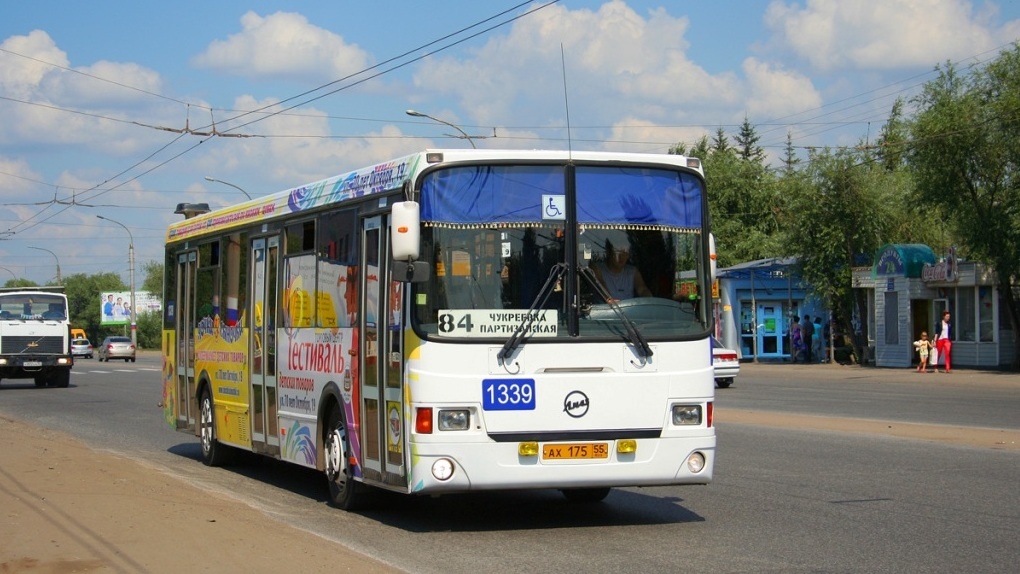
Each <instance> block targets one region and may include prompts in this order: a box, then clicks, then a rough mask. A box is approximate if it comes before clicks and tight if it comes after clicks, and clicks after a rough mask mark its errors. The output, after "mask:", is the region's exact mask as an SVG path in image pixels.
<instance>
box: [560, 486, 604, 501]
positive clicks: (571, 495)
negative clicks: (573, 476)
mask: <svg viewBox="0 0 1020 574" xmlns="http://www.w3.org/2000/svg"><path fill="white" fill-rule="evenodd" d="M609 490H610V489H609V488H608V487H606V488H564V489H563V490H561V491H560V492H562V493H563V496H565V497H567V500H569V501H570V502H602V500H603V499H604V498H605V497H607V496H609Z"/></svg>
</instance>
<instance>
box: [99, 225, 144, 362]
mask: <svg viewBox="0 0 1020 574" xmlns="http://www.w3.org/2000/svg"><path fill="white" fill-rule="evenodd" d="M96 217H98V218H99V219H103V220H106V221H109V222H110V223H116V224H117V225H119V226H121V227H123V228H124V231H127V234H128V239H130V242H129V243H128V265H130V266H131V344H132V345H134V346H135V348H138V323H137V317H136V316H135V236H134V235H132V234H131V230H130V229H128V228H127V226H126V225H124V224H123V223H121V222H119V221H116V220H113V219H110V218H109V217H103V216H102V215H97V216H96Z"/></svg>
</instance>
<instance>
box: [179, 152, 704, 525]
mask: <svg viewBox="0 0 1020 574" xmlns="http://www.w3.org/2000/svg"><path fill="white" fill-rule="evenodd" d="M202 205H203V204H198V205H195V204H181V205H179V206H178V213H181V214H183V215H185V218H184V219H183V220H180V221H178V222H175V223H173V224H172V225H170V227H169V228H168V230H167V235H166V260H165V277H166V282H165V289H164V301H165V305H164V312H163V333H162V339H163V341H162V347H163V365H164V367H163V403H162V404H163V407H164V417H165V419H166V422H167V423H168V424H169V425H171V426H172V427H173V428H175V429H177V430H179V431H182V432H186V433H189V434H193V435H194V436H196V437H197V438H198V440H199V442H200V444H201V457H202V461H203V462H204V463H205V464H208V465H211V466H216V465H220V464H224V463H225V462H227V461H228V460H230V458H231V456H232V455H233V454H236V453H237V451H248V452H254V453H258V454H261V455H265V456H268V457H272V458H275V459H278V460H281V461H286V462H289V463H293V464H296V465H300V466H304V467H308V468H312V469H317V470H318V471H321V472H322V473H324V474H325V477H326V482H327V483H328V486H329V502H330V503H331V504H332V505H334V506H336V507H339V508H343V509H352V508H356V507H358V506H361V505H363V504H364V503H365V500H366V499H369V498H370V497H369V495H371V494H372V491H374V490H378V489H383V490H388V491H395V492H400V493H405V494H412V495H437V494H446V493H461V492H469V491H483V490H504V489H557V490H560V491H562V492H563V494H564V495H565V496H566V497H567V498H568V499H569V500H573V501H586V502H593V501H599V500H602V499H603V498H604V497H605V496H607V494H609V492H610V489H611V488H613V487H625V486H653V485H679V484H707V483H709V482H710V481H711V480H712V472H713V465H714V459H715V444H716V437H715V428H714V426H713V420H712V419H713V411H712V408H713V401H714V393H715V390H714V386H715V385H714V377H713V369H712V350H711V344H710V341H709V335H710V333H711V332H712V329H713V320H712V311H711V307H712V305H711V304H712V299H711V291H710V289H711V281H712V278H713V275H714V254H713V253H712V250H713V249H714V247H713V244H712V241H711V236H710V234H709V216H708V205H707V199H706V196H705V182H704V174H703V172H702V168H701V163H700V161H699V160H697V159H696V158H688V157H684V156H680V155H658V154H626V153H606V152H579V151H516V150H515V151H509V150H501V151H498V150H475V149H467V150H455V149H451V150H426V151H423V152H420V153H415V154H412V155H408V156H406V157H401V158H398V159H395V160H392V161H387V162H384V163H380V164H378V165H373V166H370V167H367V168H364V169H358V170H355V171H351V172H348V173H343V174H340V175H337V176H335V177H330V178H327V179H324V180H321V181H317V182H314V183H310V184H307V185H302V186H300V187H295V188H292V189H287V190H283V191H280V192H278V193H275V194H271V195H267V196H265V197H260V198H256V199H251V200H249V201H246V202H244V203H241V204H238V205H234V206H231V207H227V208H224V209H220V210H217V211H211V212H210V211H208V210H207V208H206V209H202V208H201V207H200V206H202ZM613 245H616V246H621V245H629V246H630V256H629V261H628V265H630V266H631V267H630V271H629V273H630V276H631V277H633V276H635V275H638V274H639V275H640V276H641V278H642V280H643V281H642V283H643V288H642V292H641V293H640V294H639V295H637V296H634V297H629V298H617V297H613V296H611V294H610V293H609V292H608V291H607V287H606V285H604V284H602V283H601V282H600V280H599V277H598V274H597V273H596V270H597V269H598V267H599V266H600V265H603V264H605V263H606V260H607V259H608V258H609V257H610V253H612V250H613V249H614V248H613V247H612V246H613Z"/></svg>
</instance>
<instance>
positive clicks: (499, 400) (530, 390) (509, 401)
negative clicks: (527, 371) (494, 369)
mask: <svg viewBox="0 0 1020 574" xmlns="http://www.w3.org/2000/svg"><path fill="white" fill-rule="evenodd" d="M482 410H486V411H533V410H535V379H482Z"/></svg>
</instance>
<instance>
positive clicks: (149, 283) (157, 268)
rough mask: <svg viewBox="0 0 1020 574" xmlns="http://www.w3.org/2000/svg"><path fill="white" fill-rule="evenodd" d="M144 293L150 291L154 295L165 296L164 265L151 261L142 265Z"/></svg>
mask: <svg viewBox="0 0 1020 574" xmlns="http://www.w3.org/2000/svg"><path fill="white" fill-rule="evenodd" d="M142 274H143V275H144V276H145V279H144V280H142V289H141V290H142V291H148V292H149V293H152V294H154V295H159V296H162V294H163V264H162V263H160V262H158V261H155V260H153V261H149V262H148V263H146V264H144V265H142Z"/></svg>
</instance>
